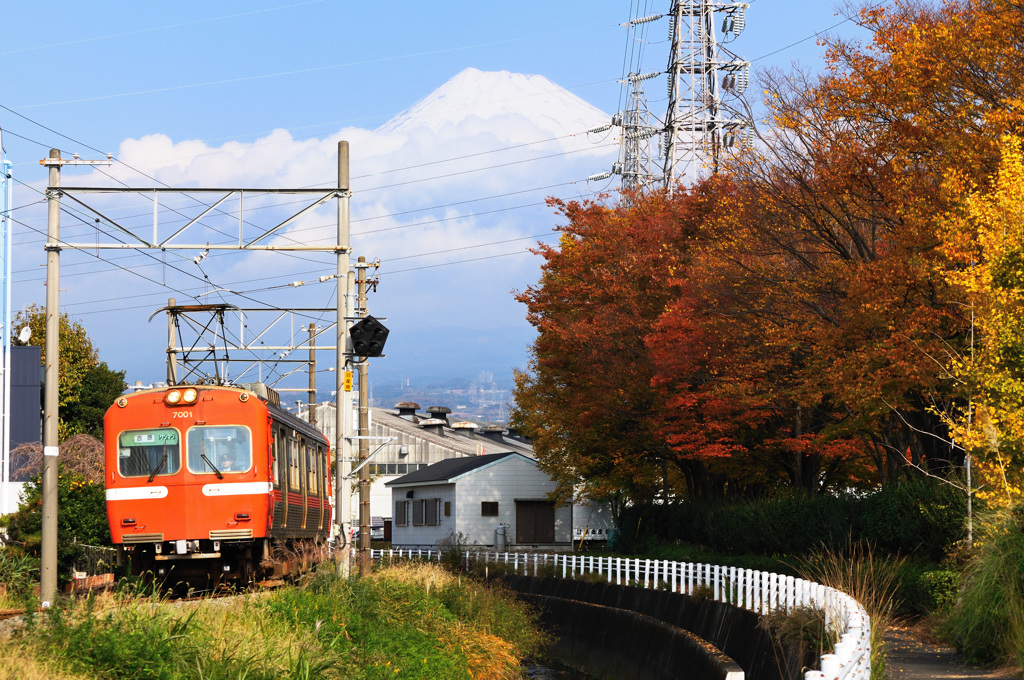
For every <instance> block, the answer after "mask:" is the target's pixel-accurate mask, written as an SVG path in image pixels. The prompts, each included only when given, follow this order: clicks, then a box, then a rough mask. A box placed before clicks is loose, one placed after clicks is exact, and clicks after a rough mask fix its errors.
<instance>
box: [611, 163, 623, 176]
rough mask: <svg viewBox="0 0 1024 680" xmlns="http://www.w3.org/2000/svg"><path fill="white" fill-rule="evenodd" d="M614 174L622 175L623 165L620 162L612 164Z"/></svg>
mask: <svg viewBox="0 0 1024 680" xmlns="http://www.w3.org/2000/svg"><path fill="white" fill-rule="evenodd" d="M612 174H613V175H621V174H622V163H620V162H619V161H615V162H614V163H612Z"/></svg>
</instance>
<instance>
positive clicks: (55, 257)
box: [39, 149, 112, 607]
mask: <svg viewBox="0 0 1024 680" xmlns="http://www.w3.org/2000/svg"><path fill="white" fill-rule="evenodd" d="M111 163H112V161H111V160H110V159H109V158H108V159H107V160H105V161H87V160H82V159H80V158H78V155H77V154H76V155H75V157H74V158H73V159H68V160H62V159H61V157H60V150H59V149H50V156H49V157H48V158H44V159H43V160H41V161H39V164H40V165H45V166H46V167H47V168H49V170H50V178H49V186H48V187H47V188H46V205H47V221H46V222H47V226H46V343H45V347H44V352H45V353H46V372H45V373H44V377H43V379H44V380H45V383H46V384H45V386H44V391H43V527H42V529H43V545H42V550H41V553H42V555H41V564H40V569H39V571H40V574H39V602H40V605H41V606H42V607H49V606H50V605H51V604H53V598H54V596H55V594H56V592H57V465H58V462H59V461H58V452H59V449H58V448H57V447H58V444H59V443H60V432H59V429H58V424H59V422H60V419H59V415H60V414H59V413H58V404H59V401H58V397H59V395H60V392H59V380H60V376H59V371H58V366H60V249H61V243H60V196H61V191H60V168H61V166H62V165H110V164H111Z"/></svg>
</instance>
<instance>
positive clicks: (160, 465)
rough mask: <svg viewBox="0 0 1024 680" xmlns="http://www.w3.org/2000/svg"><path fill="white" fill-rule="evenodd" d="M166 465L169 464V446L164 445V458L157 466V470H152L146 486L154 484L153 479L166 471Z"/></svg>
mask: <svg viewBox="0 0 1024 680" xmlns="http://www.w3.org/2000/svg"><path fill="white" fill-rule="evenodd" d="M166 464H167V445H166V444H164V457H163V458H161V459H160V462H159V463H157V466H156V467H155V468H153V469H152V470H150V472H149V479H147V480H146V484H149V483H150V482H152V481H153V478H154V477H156V476H157V473H159V472H160V471H161V470H163V469H164V465H166Z"/></svg>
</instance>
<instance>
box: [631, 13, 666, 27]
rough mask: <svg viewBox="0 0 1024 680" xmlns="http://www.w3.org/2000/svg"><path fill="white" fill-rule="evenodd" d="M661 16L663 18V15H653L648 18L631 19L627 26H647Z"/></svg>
mask: <svg viewBox="0 0 1024 680" xmlns="http://www.w3.org/2000/svg"><path fill="white" fill-rule="evenodd" d="M663 16H665V15H664V14H654V15H652V16H649V17H644V18H643V19H633V20H632V21H630V22H629V25H630V26H639V25H640V24H649V23H651V22H652V21H657V20H658V19H660V18H662V17H663Z"/></svg>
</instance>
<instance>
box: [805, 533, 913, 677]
mask: <svg viewBox="0 0 1024 680" xmlns="http://www.w3.org/2000/svg"><path fill="white" fill-rule="evenodd" d="M905 563H906V559H905V558H902V557H900V558H892V557H878V556H876V555H875V553H874V550H873V549H872V547H871V546H870V545H869V544H866V543H863V542H854V541H850V542H849V543H848V544H847V546H846V548H845V549H844V550H842V551H839V550H831V549H828V548H823V549H821V550H820V551H818V552H817V553H815V554H814V555H812V556H811V557H810V558H808V559H804V560H801V561H799V562H798V563H797V565H796V566H797V569H798V571H800V575H801V576H802V577H803V578H806V579H807V580H810V581H815V582H817V583H820V584H822V585H825V586H830V587H832V588H835V589H836V590H840V591H842V592H844V593H846V594H847V595H849V596H850V597H852V598H853V599H855V600H856V601H857V602H859V603H860V604H861V606H863V607H864V609H865V610H866V611H867V613H868V616H869V617H871V677H872V678H884V677H885V672H886V661H885V642H884V638H885V633H886V631H887V630H888V629H889V626H890V625H891V624H892V622H893V618H894V615H895V613H896V611H897V610H898V608H899V602H898V599H897V596H896V592H897V589H898V588H899V582H900V573H901V571H902V569H903V567H904V565H905Z"/></svg>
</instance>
